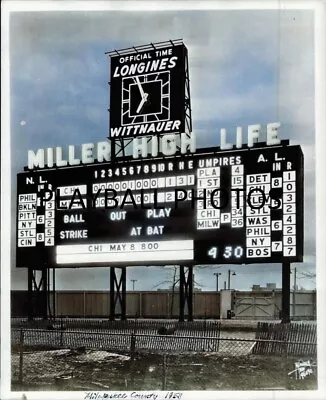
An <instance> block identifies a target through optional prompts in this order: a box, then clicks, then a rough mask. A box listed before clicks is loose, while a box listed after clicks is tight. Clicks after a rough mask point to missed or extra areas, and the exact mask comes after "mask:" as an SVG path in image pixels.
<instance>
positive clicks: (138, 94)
mask: <svg viewBox="0 0 326 400" xmlns="http://www.w3.org/2000/svg"><path fill="white" fill-rule="evenodd" d="M169 119H170V71H164V72H156V73H150V74H145V75H137V76H134V77H128V78H123V79H122V113H121V125H131V124H132V125H134V124H142V123H144V122H158V121H166V120H169Z"/></svg>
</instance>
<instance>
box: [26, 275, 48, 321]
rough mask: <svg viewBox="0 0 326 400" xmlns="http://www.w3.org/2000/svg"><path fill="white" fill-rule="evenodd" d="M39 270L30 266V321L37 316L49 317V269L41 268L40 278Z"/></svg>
mask: <svg viewBox="0 0 326 400" xmlns="http://www.w3.org/2000/svg"><path fill="white" fill-rule="evenodd" d="M38 271H39V270H34V269H32V268H28V275H27V280H28V282H27V287H28V293H27V302H28V305H27V307H28V320H29V321H32V320H33V319H34V317H36V316H41V317H42V318H43V319H48V269H47V268H43V269H41V270H40V277H39V280H38V277H37V273H38Z"/></svg>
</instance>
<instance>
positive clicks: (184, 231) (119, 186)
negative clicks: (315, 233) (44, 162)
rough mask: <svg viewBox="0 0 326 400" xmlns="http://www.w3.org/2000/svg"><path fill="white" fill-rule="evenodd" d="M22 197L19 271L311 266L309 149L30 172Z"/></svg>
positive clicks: (21, 183) (203, 153) (202, 154)
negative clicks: (305, 262)
mask: <svg viewBox="0 0 326 400" xmlns="http://www.w3.org/2000/svg"><path fill="white" fill-rule="evenodd" d="M17 188H18V195H17V266H18V267H28V266H34V267H40V266H43V265H45V266H55V267H88V266H104V265H106V266H119V265H126V264H127V265H162V264H163V265H164V264H171V263H176V262H177V263H179V264H181V263H182V264H184V265H185V264H228V263H230V264H246V263H272V262H282V261H285V260H287V261H289V262H294V261H296V262H298V261H302V258H303V154H302V151H301V148H300V146H268V147H262V148H255V147H254V148H252V149H240V150H231V151H217V150H211V149H209V150H208V149H201V150H198V151H197V152H196V153H194V154H189V155H180V156H175V157H164V158H163V157H161V158H155V159H150V158H148V159H142V160H134V159H128V160H126V159H125V160H118V161H115V162H103V163H97V164H89V165H83V166H73V167H63V168H56V169H55V168H53V169H43V170H34V171H26V172H23V173H20V174H18V175H17Z"/></svg>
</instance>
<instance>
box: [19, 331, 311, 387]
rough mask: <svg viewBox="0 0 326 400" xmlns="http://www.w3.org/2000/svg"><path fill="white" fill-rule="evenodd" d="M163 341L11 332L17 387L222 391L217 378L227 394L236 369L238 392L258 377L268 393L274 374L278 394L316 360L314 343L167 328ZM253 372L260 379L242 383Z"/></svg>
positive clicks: (128, 335)
mask: <svg viewBox="0 0 326 400" xmlns="http://www.w3.org/2000/svg"><path fill="white" fill-rule="evenodd" d="M160 333H161V334H158V333H157V331H152V332H151V333H144V332H141V330H140V331H137V332H135V331H129V332H124V333H121V332H117V331H114V330H111V331H109V332H107V331H100V332H99V331H84V330H64V329H59V330H45V329H12V331H11V335H12V349H13V352H12V382H13V385H14V386H16V387H19V388H25V389H26V388H29V389H30V390H37V389H39V390H47V388H52V389H53V388H55V389H58V390H60V388H61V387H62V388H65V389H64V390H69V389H70V390H91V389H92V390H109V389H110V390H147V389H149V390H154V389H156V390H175V389H176V388H179V389H180V390H181V388H182V387H184V385H189V388H188V390H196V389H197V390H203V386H205V390H208V389H210V390H217V387H216V380H215V377H214V374H213V371H215V373H216V374H217V376H219V375H221V373H222V375H223V376H224V375H225V376H224V378H225V380H223V382H222V383H221V382H220V380H218V381H219V382H220V383H219V384H220V385H222V386H221V387H220V389H221V388H226V389H227V388H228V386H227V382H229V384H230V385H231V383H232V382H233V384H234V379H231V376H234V371H233V372H232V368H233V369H235V370H237V371H238V372H239V373H240V372H241V379H240V376H236V381H237V382H238V383H237V384H236V386H237V385H238V384H239V385H240V383H241V382H242V383H241V384H242V385H243V386H244V388H242V389H241V388H240V389H239V390H245V389H246V387H247V386H248V384H249V382H251V384H252V385H253V384H254V385H257V382H256V381H255V380H253V376H256V378H257V373H258V375H259V374H263V376H264V377H265V378H266V379H263V380H262V381H261V382H260V383H259V384H260V385H263V383H262V382H264V385H265V386H266V385H267V383H268V379H269V377H271V376H272V375H270V371H269V372H268V370H269V369H270V368H272V367H271V366H274V367H275V371H274V372H275V377H273V376H272V378H271V379H272V381H273V382H274V386H275V384H276V383H278V382H280V379H281V375H282V376H283V375H284V376H286V378H287V380H286V382H285V381H284V382H285V383H284V385H285V384H286V385H287V386H288V384H289V381H288V379H290V378H289V377H288V375H287V373H288V372H289V371H291V369H293V365H294V362H295V360H297V359H298V357H299V358H300V359H307V360H310V359H311V360H315V357H316V343H315V342H307V341H306V342H289V341H285V340H271V339H257V338H255V337H252V338H247V339H244V338H239V337H238V338H232V337H226V336H225V335H224V334H221V331H220V330H219V329H216V332H215V335H210V333H211V332H210V331H209V330H205V331H193V332H192V334H191V335H185V334H184V332H183V331H178V330H171V331H169V328H166V331H162V332H160ZM253 336H254V335H253ZM184 360H186V361H184ZM312 364H313V361H312ZM209 366H210V368H208V367H209ZM199 367H201V368H199ZM274 367H273V368H274ZM273 368H272V369H273ZM181 371H182V373H181V375H180V372H181ZM248 371H251V373H253V372H254V374H253V375H252V377H251V378H250V379H249V378H248V379H249V381H247V380H243V376H246V375H247V374H248V373H249V372H248ZM281 371H282V374H281ZM198 374H199V375H198ZM212 374H213V375H212ZM265 375H266V376H265ZM198 376H202V379H200V380H198ZM145 377H147V378H146V380H145ZM191 377H192V378H191ZM224 378H223V379H224ZM239 379H240V383H239ZM149 383H150V384H151V385H152V386H149ZM178 385H181V387H179V386H178ZM214 385H215V386H214ZM286 385H285V386H286ZM272 386H273V385H272ZM230 388H231V387H230ZM247 388H248V389H250V387H247ZM274 388H275V387H274ZM182 390H187V388H185V387H184V389H182Z"/></svg>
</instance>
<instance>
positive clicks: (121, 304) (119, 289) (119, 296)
mask: <svg viewBox="0 0 326 400" xmlns="http://www.w3.org/2000/svg"><path fill="white" fill-rule="evenodd" d="M117 269H118V268H115V267H110V320H111V321H114V320H115V318H116V317H120V318H121V320H122V321H124V320H125V319H126V277H127V274H126V267H121V268H119V269H120V270H121V273H120V276H119V277H118V276H117V274H116V270H117ZM118 310H119V311H118Z"/></svg>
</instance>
